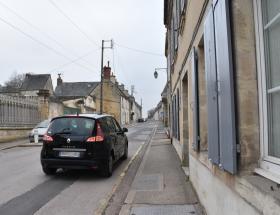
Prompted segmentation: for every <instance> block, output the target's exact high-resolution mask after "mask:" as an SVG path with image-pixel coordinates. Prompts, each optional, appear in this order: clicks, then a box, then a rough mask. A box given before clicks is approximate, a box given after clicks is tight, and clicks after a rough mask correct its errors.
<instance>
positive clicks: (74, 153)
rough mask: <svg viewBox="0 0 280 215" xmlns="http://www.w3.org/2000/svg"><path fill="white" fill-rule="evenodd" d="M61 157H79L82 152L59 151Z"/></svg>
mask: <svg viewBox="0 0 280 215" xmlns="http://www.w3.org/2000/svg"><path fill="white" fill-rule="evenodd" d="M59 156H60V157H68V158H79V157H80V152H59Z"/></svg>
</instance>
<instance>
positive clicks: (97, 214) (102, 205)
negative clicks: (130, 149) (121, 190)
mask: <svg viewBox="0 0 280 215" xmlns="http://www.w3.org/2000/svg"><path fill="white" fill-rule="evenodd" d="M154 131H155V128H154V129H153V131H152V133H151V135H150V136H148V137H147V139H146V141H147V142H146V141H145V143H144V144H142V145H141V146H139V148H138V149H137V151H136V152H135V154H134V155H133V157H132V158H131V159H130V161H129V162H128V164H127V165H126V167H125V168H124V170H123V171H122V173H121V174H120V176H119V178H118V181H117V182H116V184H115V185H114V186H113V188H112V191H111V192H110V193H109V194H108V195H107V197H106V198H105V199H102V200H101V201H100V206H99V207H98V208H97V209H96V210H95V212H94V215H102V214H104V212H105V210H106V208H107V207H108V205H109V202H110V199H111V198H112V196H113V195H114V193H115V192H116V190H117V188H118V187H119V186H120V184H121V183H122V181H123V179H124V177H125V176H126V173H127V171H128V169H129V167H130V166H131V164H132V162H133V161H134V160H135V159H136V158H137V156H138V155H139V153H140V151H141V150H142V149H143V147H144V146H145V145H146V144H149V143H150V142H151V140H152V137H153V135H154Z"/></svg>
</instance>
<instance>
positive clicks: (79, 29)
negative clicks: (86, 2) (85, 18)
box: [48, 0, 100, 48]
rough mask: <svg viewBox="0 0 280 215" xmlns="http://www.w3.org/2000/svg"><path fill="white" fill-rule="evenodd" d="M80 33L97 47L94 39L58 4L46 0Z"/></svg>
mask: <svg viewBox="0 0 280 215" xmlns="http://www.w3.org/2000/svg"><path fill="white" fill-rule="evenodd" d="M48 1H49V2H50V3H51V4H52V5H53V6H54V7H55V8H56V9H57V10H58V11H59V12H60V13H61V14H62V15H63V16H64V17H65V18H66V19H67V20H68V21H69V22H70V23H71V24H72V25H73V26H74V27H75V28H76V29H77V30H78V31H79V32H80V33H81V34H83V35H84V37H86V38H87V39H88V40H89V41H90V42H91V43H92V44H94V45H95V46H97V47H99V48H100V46H99V45H98V43H97V42H96V41H94V40H92V39H91V37H90V36H89V35H88V34H87V33H85V32H84V31H83V30H82V29H81V28H80V27H79V25H77V24H76V23H75V22H74V21H73V20H72V19H71V18H70V17H69V16H68V15H67V14H66V13H65V12H64V11H63V10H62V9H61V8H60V7H58V5H57V4H56V3H54V2H53V1H52V0H48Z"/></svg>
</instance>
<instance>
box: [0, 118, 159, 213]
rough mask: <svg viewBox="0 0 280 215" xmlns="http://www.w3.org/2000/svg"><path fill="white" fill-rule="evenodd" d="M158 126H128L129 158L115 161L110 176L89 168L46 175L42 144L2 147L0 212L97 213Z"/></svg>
mask: <svg viewBox="0 0 280 215" xmlns="http://www.w3.org/2000/svg"><path fill="white" fill-rule="evenodd" d="M155 126H156V123H154V122H146V123H139V124H135V125H133V126H131V127H129V128H128V130H129V132H128V133H127V136H128V139H129V156H128V159H127V160H125V161H122V162H118V163H117V164H116V165H115V169H114V172H113V175H112V177H110V178H103V177H102V176H100V175H99V174H98V173H97V172H90V171H68V172H62V171H61V172H59V173H58V174H57V175H56V176H46V175H45V174H44V173H43V172H42V170H41V164H40V159H39V158H40V149H41V147H14V148H9V149H4V150H1V151H0V163H1V169H0V178H1V184H0V193H1V196H0V214H5V215H9V214H21V215H25V214H26V215H27V214H37V215H39V214H40V215H41V214H67V215H69V214H94V212H95V211H96V210H97V209H98V208H99V207H100V205H101V204H102V203H103V202H104V200H105V199H106V198H107V196H108V195H109V194H110V193H111V192H112V189H113V187H114V185H115V184H116V183H117V182H118V180H119V178H120V175H121V174H122V173H123V171H124V170H125V168H126V167H127V165H128V164H129V162H130V160H131V159H132V158H133V156H134V155H135V154H136V153H137V152H138V151H139V150H138V149H139V147H141V145H143V144H145V141H146V140H147V139H148V138H149V136H150V135H151V134H152V131H153V128H154V127H155ZM128 174H129V173H128Z"/></svg>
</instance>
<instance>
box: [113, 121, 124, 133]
mask: <svg viewBox="0 0 280 215" xmlns="http://www.w3.org/2000/svg"><path fill="white" fill-rule="evenodd" d="M112 120H113V123H114V125H115V128H116V131H117V132H120V131H122V129H121V126H120V125H119V123H118V122H117V121H116V120H115V119H113V118H112Z"/></svg>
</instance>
